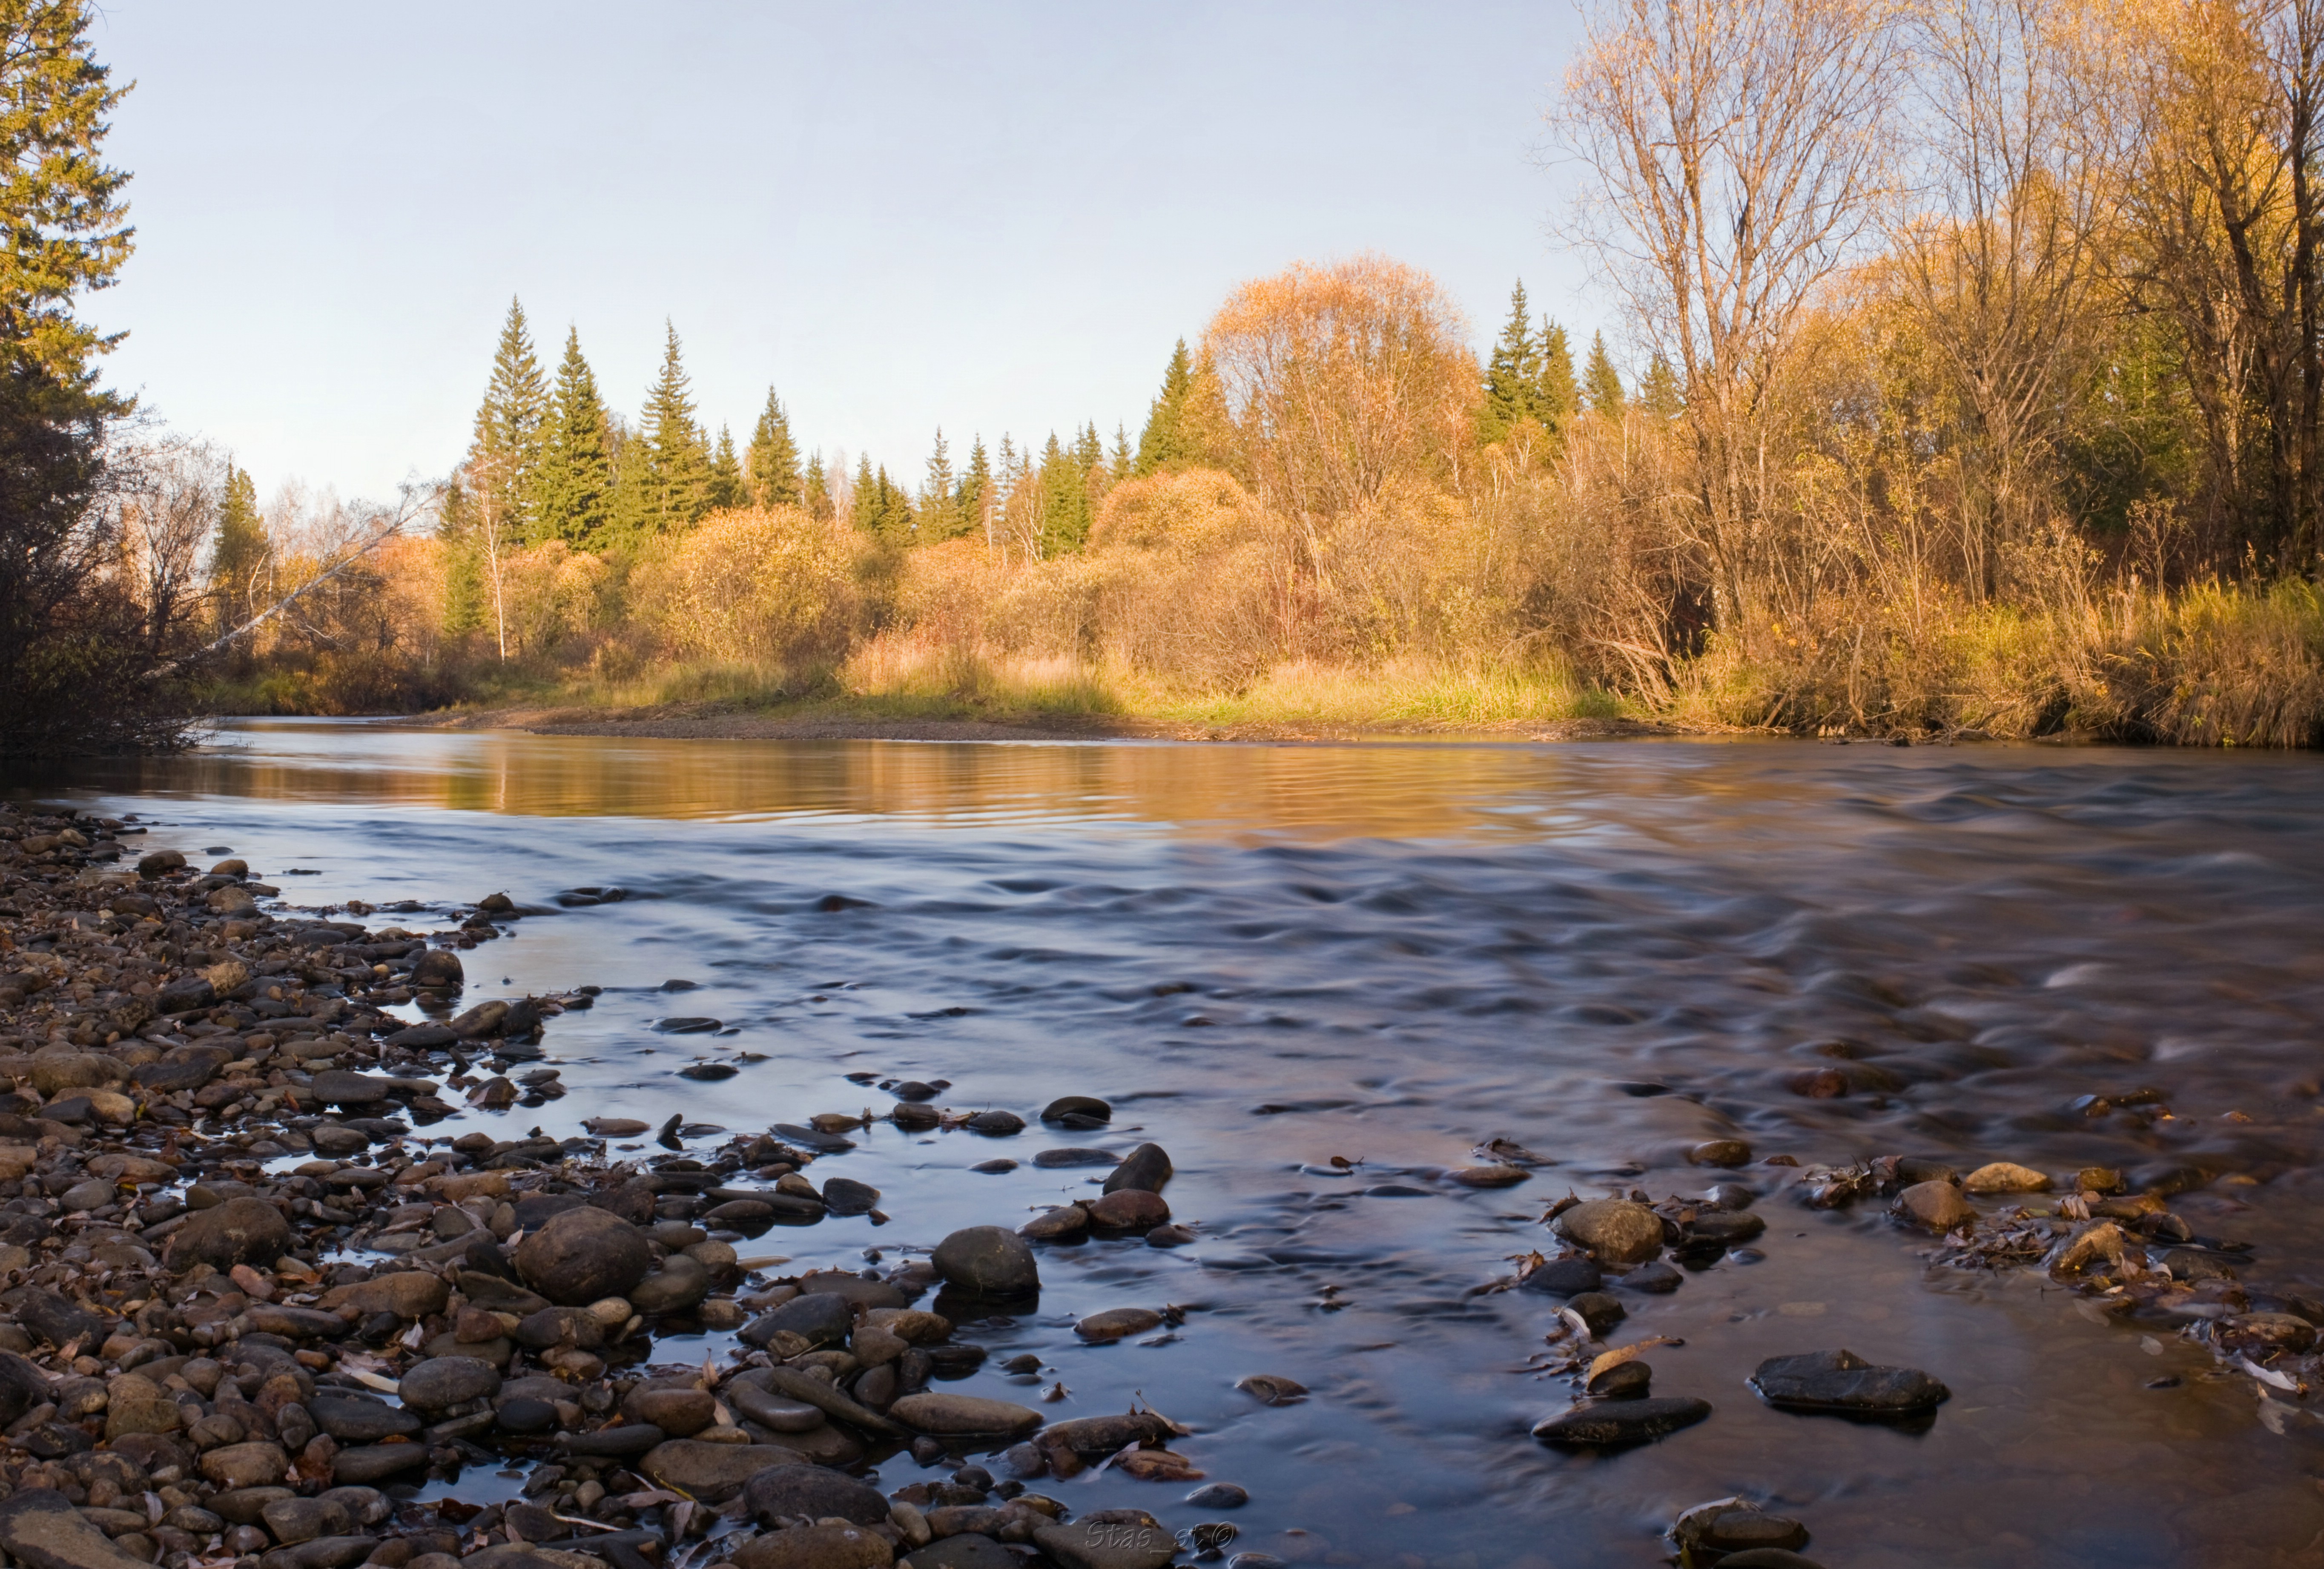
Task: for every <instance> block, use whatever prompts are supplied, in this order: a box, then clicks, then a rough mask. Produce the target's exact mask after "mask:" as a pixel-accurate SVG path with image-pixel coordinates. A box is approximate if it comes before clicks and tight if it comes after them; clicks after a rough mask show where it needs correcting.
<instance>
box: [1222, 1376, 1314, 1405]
mask: <svg viewBox="0 0 2324 1569" xmlns="http://www.w3.org/2000/svg"><path fill="white" fill-rule="evenodd" d="M1235 1388H1236V1389H1240V1390H1241V1391H1242V1392H1243V1393H1244V1394H1246V1395H1249V1396H1250V1398H1252V1399H1254V1400H1257V1401H1258V1402H1259V1404H1260V1405H1262V1406H1289V1405H1294V1404H1296V1403H1297V1402H1298V1401H1301V1400H1304V1399H1305V1398H1307V1386H1306V1385H1305V1384H1303V1383H1301V1382H1300V1381H1299V1380H1296V1379H1286V1378H1285V1377H1284V1376H1283V1375H1282V1374H1281V1373H1250V1374H1248V1375H1246V1376H1245V1377H1242V1378H1240V1379H1237V1380H1235Z"/></svg>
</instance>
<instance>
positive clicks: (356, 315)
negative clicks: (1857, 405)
mask: <svg viewBox="0 0 2324 1569" xmlns="http://www.w3.org/2000/svg"><path fill="white" fill-rule="evenodd" d="M1578 31H1579V23H1578V21H1577V19H1576V16H1575V14H1574V13H1573V12H1572V10H1571V9H1570V8H1569V7H1568V6H1566V5H1561V4H1558V3H1556V0H1551V3H1549V4H1531V5H1518V4H1498V3H1491V0H1473V3H1452V0H1439V3H1436V4H1431V5H1416V4H1415V5H1384V4H1357V3H1355V0H1341V3H1339V4H1328V5H1326V4H1288V3H1282V4H1269V3H1267V0H1244V3H1242V4H1239V5H1213V4H1205V3H1202V0H1192V3H1182V4H1175V5H1163V4H1154V5H1147V4H1116V5H1106V6H1085V5H1042V4H1023V5H1006V4H985V5H909V4H883V5H846V4H837V3H825V4H823V5H770V4H760V5H745V4H725V3H714V0H660V3H659V4H648V5H639V4H636V3H635V0H630V3H627V4H622V5H605V4H599V3H597V0H559V3H558V4H553V5H551V4H538V5H536V4H523V3H518V0H466V3H465V4H441V3H438V0H398V3H397V4H395V5H364V6H355V5H317V4H315V3H314V0H298V3H296V4H290V3H279V4H278V3H260V0H205V3H204V4H200V5H191V4H188V3H187V0H104V4H103V7H102V13H101V14H100V16H99V19H98V20H97V23H96V25H95V26H94V27H93V28H92V30H91V35H90V36H91V42H92V43H93V45H94V48H95V50H96V52H97V58H98V59H99V60H103V61H105V62H106V63H107V64H109V65H110V66H111V67H112V68H113V69H114V73H115V80H116V81H121V80H130V79H134V81H135V83H136V87H135V89H134V91H133V92H131V93H130V95H129V96H128V97H127V98H125V99H124V101H123V103H122V104H121V106H120V107H119V108H118V109H117V110H116V112H115V119H114V129H113V134H112V136H111V139H110V140H109V142H108V143H106V156H107V158H108V160H109V161H110V162H113V163H115V164H116V165H117V166H119V167H121V168H124V169H126V170H128V171H131V172H132V173H133V175H134V180H133V181H132V183H131V185H130V187H129V198H130V203H131V220H132V221H133V222H134V224H135V226H136V227H137V231H138V233H137V250H136V254H135V255H134V257H133V258H132V260H131V261H130V263H129V265H128V267H127V268H126V269H125V271H124V274H123V277H122V280H121V281H120V282H119V283H118V284H117V285H116V286H115V288H113V289H111V290H109V291H106V292H104V293H102V294H99V295H97V296H95V297H93V298H92V299H90V300H88V302H87V311H86V314H88V316H89V317H90V318H92V319H94V320H95V321H96V322H97V324H98V325H99V326H100V327H103V328H106V329H107V330H115V329H121V328H126V329H127V331H128V334H129V336H128V337H127V338H126V340H125V341H124V343H123V345H122V346H121V347H120V348H119V349H118V350H116V351H115V354H114V355H112V356H111V359H110V361H109V362H108V363H107V365H106V377H107V380H108V381H109V382H110V383H111V384H113V385H115V386H116V387H119V388H121V389H123V390H125V391H131V392H137V393H138V394H140V395H141V397H142V398H143V400H144V403H145V406H146V407H147V409H148V410H149V411H152V412H153V413H156V414H158V415H159V416H161V418H162V419H164V420H167V421H168V422H169V423H170V424H171V426H172V427H173V428H175V429H180V430H182V431H186V432H189V433H192V434H197V435H200V436H203V437H207V438H209V439H211V440H214V441H216V442H217V443H218V444H220V445H221V446H223V447H225V448H228V449H230V450H231V451H232V452H233V454H234V455H235V459H236V461H237V462H239V463H240V464H241V466H243V467H244V468H246V469H248V470H249V471H250V472H251V474H252V475H253V477H254V479H255V480H256V481H257V485H258V489H259V491H260V493H261V494H262V495H263V494H270V493H271V492H272V490H273V489H274V488H275V487H276V486H277V485H281V483H283V482H285V481H289V480H297V481H300V482H302V483H304V484H305V485H309V486H311V487H316V488H318V489H319V488H325V487H328V488H332V489H336V491H337V493H338V494H340V495H342V496H343V497H346V498H355V497H364V496H368V497H375V498H376V497H385V496H387V495H390V494H392V493H393V491H394V488H395V486H396V485H398V484H399V483H400V482H401V481H404V480H406V479H409V478H427V477H435V476H440V475H445V474H447V473H448V472H449V471H450V470H451V469H452V467H453V466H455V465H457V463H458V461H459V460H460V457H461V454H462V452H463V451H464V450H465V448H466V444H467V440H468V435H469V431H470V428H471V424H472V421H473V419H474V415H475V407H476V403H477V401H478V399H479V397H480V396H481V394H482V393H483V391H484V382H485V378H486V375H487V374H488V372H489V369H490V361H491V355H492V352H493V344H494V341H495V338H496V337H497V335H498V333H499V330H500V327H501V323H502V320H503V317H504V316H505V314H506V312H507V310H508V306H509V301H510V300H511V299H512V297H515V298H520V299H521V300H522V301H523V305H524V309H525V313H526V315H527V317H528V318H530V322H531V324H532V330H533V336H534V337H535V339H536V342H537V343H538V346H539V354H540V356H541V359H542V362H543V369H544V372H547V371H549V370H551V369H553V366H554V364H555V361H556V359H557V357H558V355H559V354H560V353H561V351H562V347H563V344H564V339H565V335H566V332H567V328H568V327H569V328H575V329H577V330H578V332H579V334H580V337H581V344H582V349H583V352H584V353H585V354H586V355H587V356H588V358H589V361H590V363H591V365H593V366H594V367H595V370H596V373H597V379H598V383H599V386H600V388H601V389H602V390H603V392H604V395H605V397H606V399H607V401H609V402H610V403H611V404H612V405H613V407H614V408H615V409H616V410H618V411H622V413H624V414H626V415H629V416H632V417H634V415H635V413H636V411H637V409H638V407H639V405H640V403H641V401H642V398H643V394H644V392H645V389H646V386H647V384H648V383H649V382H650V380H651V379H652V377H653V376H654V374H655V373H656V371H657V369H658V368H659V360H660V355H661V350H662V343H663V323H664V321H665V320H667V321H669V323H671V324H673V325H674V326H675V327H676V328H677V330H678V335H679V337H680V338H681V339H682V340H683V343H684V346H685V358H686V364H687V370H688V371H689V373H690V374H691V375H692V378H693V385H694V392H695V395H696V402H697V406H698V408H699V410H700V411H701V414H702V416H703V418H704V420H705V423H706V424H707V425H708V426H709V428H710V429H713V430H714V431H715V429H717V427H718V426H720V425H721V424H728V425H731V426H732V427H733V429H734V435H735V439H736V440H737V442H738V443H741V442H746V441H747V440H748V438H749V432H750V428H751V426H752V423H753V422H754V421H755V420H756V418H757V415H758V411H759V410H760V408H761V406H762V405H763V403H764V401H765V399H766V395H767V389H768V388H769V386H770V385H771V386H773V387H774V388H776V389H777V391H778V392H779V393H780V394H781V396H782V399H783V401H784V405H785V407H786V408H787V409H788V411H789V413H790V417H791V428H792V430H793V433H794V435H795V436H796V437H797V438H798V440H799V442H800V443H801V445H802V446H804V447H807V448H821V449H822V450H824V451H825V453H826V454H828V453H830V452H832V451H833V450H835V449H844V450H845V451H846V452H847V453H849V454H851V455H853V454H856V453H860V452H867V451H868V452H869V453H870V454H871V457H872V458H873V460H874V461H875V462H877V463H881V464H884V465H885V466H887V467H888V468H889V470H890V473H891V474H892V475H896V476H898V477H899V479H904V480H906V481H908V482H910V481H916V480H917V479H918V476H919V475H920V473H921V471H922V469H923V467H924V466H925V464H926V461H927V454H928V451H929V448H930V446H931V442H932V438H933V436H934V434H935V431H936V429H937V428H938V427H939V426H942V427H943V429H945V434H946V436H947V438H949V439H950V440H951V442H952V444H953V448H954V454H955V457H956V458H957V457H958V455H959V454H962V453H964V452H965V450H966V448H967V444H968V440H969V438H971V437H972V436H973V435H975V434H979V433H981V434H982V436H983V437H984V438H985V439H986V441H987V442H988V443H989V444H997V441H998V438H999V437H1000V436H1001V433H1002V432H1003V431H1008V432H1010V433H1012V434H1013V435H1014V436H1015V437H1016V438H1018V440H1019V442H1020V443H1022V442H1025V441H1027V440H1031V441H1033V442H1035V443H1036V444H1037V443H1038V442H1039V441H1040V440H1041V439H1042V438H1046V436H1047V434H1048V433H1049V432H1050V431H1051V430H1053V429H1055V430H1057V431H1059V432H1060V433H1069V432H1070V431H1071V430H1072V429H1075V428H1077V427H1078V426H1080V425H1081V424H1082V423H1083V422H1084V421H1086V420H1095V421H1096V422H1097V424H1098V426H1099V428H1100V429H1101V430H1102V431H1105V432H1107V433H1108V434H1109V435H1110V434H1111V431H1112V430H1113V429H1114V427H1115V425H1116V424H1117V423H1120V424H1123V425H1126V426H1127V427H1128V429H1129V430H1130V436H1131V438H1132V439H1133V440H1135V438H1136V436H1137V432H1138V429H1139V425H1140V424H1141V423H1142V422H1143V420H1144V419H1145V415H1146V411H1147V407H1148V403H1149V402H1150V401H1151V400H1152V398H1153V395H1154V392H1155V389H1156V387H1157V385H1158V383H1159V382H1160V379H1161V374H1162V369H1163V366H1164V365H1165V363H1166V362H1167V359H1168V357H1169V354H1170V349H1171V345H1172V343H1173V342H1174V340H1176V338H1178V337H1181V336H1184V337H1186V338H1188V339H1189V340H1190V341H1191V340H1193V339H1194V338H1195V337H1198V336H1199V335H1200V333H1201V331H1202V328H1203V323H1204V321H1205V320H1206V319H1207V318H1209V316H1210V314H1211V313H1212V311H1213V310H1214V309H1216V308H1217V306H1218V305H1219V303H1220V302H1221V301H1222V300H1223V299H1224V298H1225V297H1226V295H1227V293H1228V292H1229V291H1231V289H1232V288H1233V287H1234V286H1235V285H1236V284H1237V283H1238V282H1240V281H1244V280H1246V279H1250V278H1255V277H1261V276H1265V275H1267V274H1268V273H1271V272H1278V271H1280V270H1281V269H1282V268H1284V267H1286V265H1288V264H1290V263H1293V262H1295V261H1302V260H1305V261H1311V262H1321V261H1329V260H1332V259H1334V258H1338V257H1343V256H1348V255H1352V254H1357V253H1360V252H1364V251H1376V252H1379V253H1381V254H1386V255H1388V256H1392V257H1394V258H1396V259H1397V260H1399V261H1402V262H1406V263H1410V264H1412V265H1415V266H1418V267H1421V268H1424V269H1425V270H1426V271H1428V272H1431V273H1433V274H1434V276H1435V277H1436V278H1437V280H1438V281H1439V282H1440V283H1442V284H1443V287H1444V288H1445V290H1446V291H1447V292H1448V293H1449V294H1450V295H1451V297H1452V299H1453V300H1455V301H1456V302H1458V303H1459V305H1460V306H1461V307H1462V309H1464V310H1465V311H1466V312H1467V313H1468V315H1469V317H1470V318H1471V326H1472V337H1473V338H1474V340H1475V342H1476V344H1477V346H1478V347H1479V349H1480V352H1481V351H1482V350H1483V349H1484V348H1485V347H1486V346H1489V343H1490V341H1491V339H1492V337H1494V336H1495V334H1496V333H1497V332H1498V330H1499V327H1500V325H1501V323H1502V321H1503V319H1504V318H1506V315H1507V313H1508V294H1509V287H1510V285H1511V283H1512V282H1513V281H1516V280H1517V279H1518V278H1520V277H1522V278H1523V279H1524V281H1525V282H1526V287H1527V291H1528V292H1529V293H1530V294H1531V295H1532V297H1533V303H1534V307H1535V312H1536V314H1538V313H1540V312H1542V311H1548V312H1549V313H1551V314H1554V315H1555V316H1556V317H1557V318H1559V319H1560V320H1561V321H1563V322H1566V323H1568V324H1569V325H1572V326H1576V327H1579V328H1581V329H1582V330H1581V331H1580V333H1579V335H1578V337H1579V345H1586V344H1587V342H1588V340H1589V331H1590V329H1591V328H1593V327H1595V326H1597V325H1598V324H1599V323H1600V320H1601V319H1602V318H1605V317H1607V316H1608V315H1609V301H1608V300H1607V299H1606V297H1605V296H1603V295H1602V294H1600V293H1595V292H1592V291H1591V289H1590V286H1589V285H1590V279H1591V270H1590V268H1589V266H1588V264H1587V262H1586V260H1585V258H1583V257H1582V256H1581V255H1579V254H1574V253H1572V252H1571V251H1569V250H1566V249H1565V248H1563V246H1562V245H1559V244H1558V243H1557V242H1556V241H1555V240H1554V238H1553V235H1552V229H1551V222H1552V218H1553V216H1554V212H1555V210H1556V208H1558V206H1559V203H1560V200H1561V193H1562V191H1563V189H1566V186H1567V181H1568V180H1570V175H1568V174H1566V173H1565V172H1563V171H1561V170H1560V169H1559V168H1558V167H1557V166H1556V165H1555V163H1554V160H1547V159H1545V151H1546V149H1545V130H1544V127H1543V125H1542V120H1541V114H1542V110H1543V109H1544V108H1545V106H1546V105H1547V104H1548V103H1549V101H1550V98H1551V95H1552V93H1553V91H1554V84H1555V82H1556V81H1557V79H1558V78H1559V75H1560V73H1561V72H1562V71H1563V67H1564V62H1565V60H1566V58H1567V56H1568V54H1569V52H1570V51H1571V49H1572V43H1573V41H1574V39H1575V37H1576V35H1577V33H1578ZM1611 336H1612V335H1611V334H1610V333H1609V337H1611ZM1579 345H1578V346H1579Z"/></svg>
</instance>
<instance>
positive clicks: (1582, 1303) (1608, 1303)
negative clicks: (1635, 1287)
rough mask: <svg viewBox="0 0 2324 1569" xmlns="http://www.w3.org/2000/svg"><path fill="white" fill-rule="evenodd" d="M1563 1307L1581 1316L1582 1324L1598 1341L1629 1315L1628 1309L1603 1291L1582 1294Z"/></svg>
mask: <svg viewBox="0 0 2324 1569" xmlns="http://www.w3.org/2000/svg"><path fill="white" fill-rule="evenodd" d="M1565 1306H1567V1307H1569V1308H1571V1309H1572V1311H1573V1312H1575V1313H1577V1314H1579V1315H1581V1317H1582V1323H1584V1324H1588V1325H1589V1326H1590V1333H1591V1334H1593V1335H1596V1336H1597V1337H1598V1338H1599V1339H1600V1340H1603V1339H1604V1338H1605V1336H1606V1332H1607V1331H1608V1330H1609V1329H1611V1328H1613V1327H1614V1326H1615V1325H1616V1324H1619V1323H1621V1322H1622V1320H1624V1319H1625V1318H1628V1316H1629V1311H1628V1309H1627V1308H1625V1307H1624V1306H1622V1305H1621V1303H1619V1302H1618V1301H1616V1300H1615V1299H1614V1298H1613V1297H1609V1296H1608V1295H1607V1294H1606V1293H1605V1292H1603V1291H1584V1292H1582V1293H1580V1294H1578V1295H1577V1296H1575V1297H1573V1298H1572V1300H1571V1301H1569V1302H1568V1303H1566V1305H1565Z"/></svg>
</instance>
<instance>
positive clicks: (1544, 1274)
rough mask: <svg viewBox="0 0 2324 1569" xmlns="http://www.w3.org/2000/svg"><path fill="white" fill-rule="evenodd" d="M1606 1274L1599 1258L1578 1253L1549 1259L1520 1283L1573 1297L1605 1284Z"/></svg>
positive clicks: (1527, 1288) (1558, 1295) (1529, 1289)
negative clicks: (1598, 1262)
mask: <svg viewBox="0 0 2324 1569" xmlns="http://www.w3.org/2000/svg"><path fill="white" fill-rule="evenodd" d="M1665 1268H1667V1266H1665ZM1636 1273H1637V1271H1636V1270H1633V1271H1632V1274H1634V1275H1635V1274H1636ZM1605 1280H1606V1277H1605V1274H1604V1272H1603V1271H1601V1270H1600V1269H1599V1268H1598V1264H1597V1260H1593V1259H1587V1258H1583V1257H1581V1256H1580V1255H1578V1254H1577V1255H1575V1256H1573V1257H1571V1258H1564V1259H1552V1260H1548V1261H1547V1262H1546V1263H1545V1264H1542V1265H1541V1266H1539V1267H1538V1268H1536V1269H1533V1270H1532V1271H1530V1272H1529V1273H1527V1274H1526V1277H1525V1278H1524V1279H1523V1280H1522V1281H1521V1282H1519V1284H1521V1285H1522V1286H1523V1287H1524V1288H1525V1289H1526V1290H1527V1291H1541V1292H1545V1293H1547V1294H1548V1295H1550V1296H1552V1297H1572V1296H1574V1295H1576V1294H1578V1293H1580V1292H1583V1291H1595V1290H1597V1289H1598V1288H1599V1287H1600V1286H1602V1285H1604V1284H1605Z"/></svg>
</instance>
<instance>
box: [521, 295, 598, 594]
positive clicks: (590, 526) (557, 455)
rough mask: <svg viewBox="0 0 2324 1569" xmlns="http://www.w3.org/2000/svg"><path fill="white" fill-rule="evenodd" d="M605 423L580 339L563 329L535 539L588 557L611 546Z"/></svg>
mask: <svg viewBox="0 0 2324 1569" xmlns="http://www.w3.org/2000/svg"><path fill="white" fill-rule="evenodd" d="M606 423H607V422H606V418H605V403H604V399H603V398H601V397H599V396H598V393H597V377H596V374H595V373H594V372H592V371H591V370H590V369H589V362H588V361H587V360H586V359H584V358H583V357H582V356H581V334H580V332H579V331H578V330H577V329H576V328H567V329H566V332H565V357H564V359H562V360H561V361H559V362H558V366H557V385H556V388H555V390H554V391H553V392H551V393H550V394H549V431H548V440H547V441H546V443H545V444H544V446H543V448H542V451H541V459H540V473H539V483H538V485H537V487H536V494H535V497H534V512H533V529H534V531H535V533H536V535H537V536H538V537H539V538H540V539H544V540H564V541H565V542H566V543H567V544H568V545H571V546H573V547H574V548H575V549H581V550H592V551H602V550H604V549H605V548H606V547H607V546H608V545H609V544H610V543H611V539H610V535H609V532H608V529H609V525H610V524H611V522H612V521H613V455H612V453H611V452H610V451H609V450H608V441H607V431H606Z"/></svg>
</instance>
